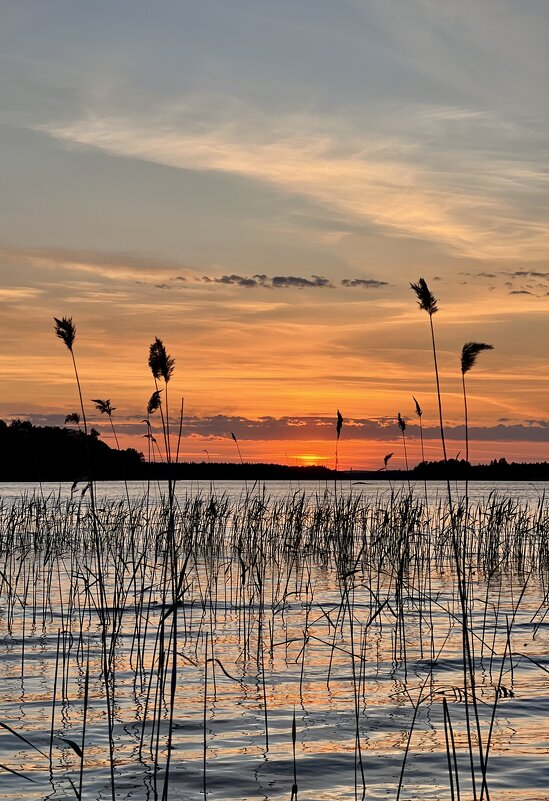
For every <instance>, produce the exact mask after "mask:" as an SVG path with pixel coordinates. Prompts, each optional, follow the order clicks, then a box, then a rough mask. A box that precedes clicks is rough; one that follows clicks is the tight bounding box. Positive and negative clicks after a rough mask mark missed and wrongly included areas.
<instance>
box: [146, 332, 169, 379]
mask: <svg viewBox="0 0 549 801" xmlns="http://www.w3.org/2000/svg"><path fill="white" fill-rule="evenodd" d="M149 367H150V368H151V372H152V374H153V377H154V378H155V380H157V381H158V380H160V379H161V378H163V379H164V381H165V382H166V384H167V383H168V381H169V380H170V378H171V377H172V375H173V371H174V369H175V359H174V358H173V357H172V356H170V355H169V354H168V352H167V351H166V348H165V346H164V343H163V342H162V340H161V339H159V338H158V337H155V339H154V342H153V343H152V344H151V345H150V347H149Z"/></svg>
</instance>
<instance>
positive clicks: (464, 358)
mask: <svg viewBox="0 0 549 801" xmlns="http://www.w3.org/2000/svg"><path fill="white" fill-rule="evenodd" d="M493 349H494V346H493V345H487V344H486V342H466V343H465V345H464V346H463V348H462V350H461V384H462V388H463V410H464V417H465V461H466V462H468V461H469V415H468V410H467V391H466V387H465V374H466V373H468V372H469V370H471V369H472V368H473V367H474V366H475V364H476V361H477V358H478V355H479V353H482V351H483V350H493Z"/></svg>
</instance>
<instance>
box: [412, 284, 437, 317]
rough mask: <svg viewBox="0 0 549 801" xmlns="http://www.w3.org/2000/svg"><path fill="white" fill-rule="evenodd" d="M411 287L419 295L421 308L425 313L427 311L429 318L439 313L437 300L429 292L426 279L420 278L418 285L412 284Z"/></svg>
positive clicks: (418, 299)
mask: <svg viewBox="0 0 549 801" xmlns="http://www.w3.org/2000/svg"><path fill="white" fill-rule="evenodd" d="M410 286H411V287H412V289H413V290H414V292H415V293H416V295H417V301H418V303H419V308H420V309H423V311H426V312H427V313H428V315H429V317H432V315H433V314H435V312H437V311H438V307H437V299H436V298H435V296H434V295H433V293H432V292H431V291H430V290H429V287H428V286H427V283H426V281H425V279H424V278H420V279H419V281H418V282H417V284H410Z"/></svg>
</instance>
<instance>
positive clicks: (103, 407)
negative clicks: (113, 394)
mask: <svg viewBox="0 0 549 801" xmlns="http://www.w3.org/2000/svg"><path fill="white" fill-rule="evenodd" d="M92 403H95V408H96V409H97V411H98V412H101V414H107V415H108V416H109V417H111V415H112V413H113V412H114V411H115V410H116V406H111V402H110V400H108V399H107V400H99V398H92Z"/></svg>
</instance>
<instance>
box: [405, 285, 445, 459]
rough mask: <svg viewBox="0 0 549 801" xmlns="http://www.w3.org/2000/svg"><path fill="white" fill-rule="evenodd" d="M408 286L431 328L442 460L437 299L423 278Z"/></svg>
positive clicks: (442, 437) (442, 441)
mask: <svg viewBox="0 0 549 801" xmlns="http://www.w3.org/2000/svg"><path fill="white" fill-rule="evenodd" d="M410 287H411V288H412V289H413V291H414V292H415V294H416V297H417V301H418V304H419V308H420V309H421V310H422V311H425V312H427V314H428V315H429V327H430V329H431V343H432V346H433V361H434V366H435V380H436V385H437V401H438V416H439V422H440V440H441V443H442V453H443V455H444V461H445V462H446V461H447V460H448V456H447V453H446V440H445V439H444V422H443V419H442V399H441V393H440V378H439V374H438V359H437V346H436V341H435V329H434V326H433V315H434V314H436V313H437V311H438V306H437V300H436V298H435V296H434V295H433V293H432V292H431V291H430V290H429V287H428V286H427V283H426V281H425V279H424V278H420V279H419V281H418V282H417V284H412V283H411V284H410Z"/></svg>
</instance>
